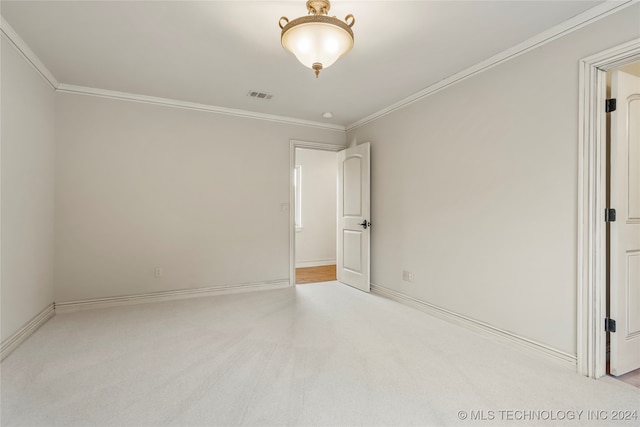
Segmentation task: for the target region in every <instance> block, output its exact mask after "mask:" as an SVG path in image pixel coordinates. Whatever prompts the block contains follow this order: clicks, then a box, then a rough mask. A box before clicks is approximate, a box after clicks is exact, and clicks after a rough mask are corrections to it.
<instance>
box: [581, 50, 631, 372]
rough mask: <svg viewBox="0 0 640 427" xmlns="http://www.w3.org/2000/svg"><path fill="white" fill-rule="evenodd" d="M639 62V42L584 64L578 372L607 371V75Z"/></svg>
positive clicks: (582, 82) (588, 60) (589, 58)
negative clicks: (611, 71) (610, 71)
mask: <svg viewBox="0 0 640 427" xmlns="http://www.w3.org/2000/svg"><path fill="white" fill-rule="evenodd" d="M638 61H640V39H636V40H633V41H630V42H628V43H624V44H622V45H619V46H616V47H613V48H611V49H609V50H606V51H604V52H600V53H598V54H596V55H593V56H591V57H588V58H585V59H583V60H582V61H580V82H579V87H580V102H579V155H578V218H577V220H578V221H577V223H578V268H577V277H578V287H577V349H576V350H577V351H576V353H577V354H576V356H577V371H578V372H579V373H581V374H583V375H585V376H588V377H591V378H600V377H602V376H604V375H606V373H607V366H606V365H607V334H608V332H606V331H605V322H607V320H606V319H607V309H608V306H607V298H606V293H607V260H608V256H607V237H608V234H607V227H606V222H605V208H609V207H610V206H607V174H606V171H607V161H608V157H607V143H606V113H605V109H606V107H607V105H606V102H605V101H606V98H607V97H606V73H607V71H609V70H613V69H617V68H621V67H624V66H627V65H629V64H632V63H634V62H638Z"/></svg>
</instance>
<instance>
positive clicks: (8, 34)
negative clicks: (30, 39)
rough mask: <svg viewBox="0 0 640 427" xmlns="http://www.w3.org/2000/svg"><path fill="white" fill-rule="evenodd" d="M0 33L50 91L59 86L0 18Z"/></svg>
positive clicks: (27, 47)
mask: <svg viewBox="0 0 640 427" xmlns="http://www.w3.org/2000/svg"><path fill="white" fill-rule="evenodd" d="M0 31H1V32H2V36H3V37H4V38H5V39H7V41H8V42H9V43H11V45H12V46H13V47H14V48H15V49H16V50H17V51H18V52H19V53H20V54H21V55H22V56H23V57H24V59H25V60H26V61H27V62H28V63H29V64H30V65H31V66H32V67H33V68H34V69H35V70H36V71H37V72H38V73H39V74H40V75H41V76H42V78H43V79H44V80H45V81H46V82H47V83H48V84H49V86H51V88H52V89H54V90H55V89H56V88H57V87H58V85H59V83H58V80H56V78H55V77H54V75H53V74H52V73H51V71H49V69H48V68H47V67H45V65H44V64H43V63H42V61H40V59H39V58H38V57H37V56H36V54H35V53H33V51H32V50H31V49H30V48H29V46H27V44H26V43H25V41H24V40H22V37H20V36H19V35H18V33H16V32H15V30H14V29H13V27H11V25H9V23H8V22H7V21H5V20H4V18H3V17H2V16H0Z"/></svg>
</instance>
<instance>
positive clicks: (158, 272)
mask: <svg viewBox="0 0 640 427" xmlns="http://www.w3.org/2000/svg"><path fill="white" fill-rule="evenodd" d="M162 273H163V271H162V268H160V267H156V268H154V269H153V277H162Z"/></svg>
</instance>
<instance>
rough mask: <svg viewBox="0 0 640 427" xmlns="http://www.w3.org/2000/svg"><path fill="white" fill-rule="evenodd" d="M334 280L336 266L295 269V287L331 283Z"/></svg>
mask: <svg viewBox="0 0 640 427" xmlns="http://www.w3.org/2000/svg"><path fill="white" fill-rule="evenodd" d="M332 280H336V266H335V264H333V265H321V266H318V267H305V268H296V285H303V284H306V283H318V282H331V281H332Z"/></svg>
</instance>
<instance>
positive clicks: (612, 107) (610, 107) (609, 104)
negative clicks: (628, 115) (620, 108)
mask: <svg viewBox="0 0 640 427" xmlns="http://www.w3.org/2000/svg"><path fill="white" fill-rule="evenodd" d="M612 111H616V99H615V98H611V99H607V100H606V101H605V103H604V112H605V113H610V112H612Z"/></svg>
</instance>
